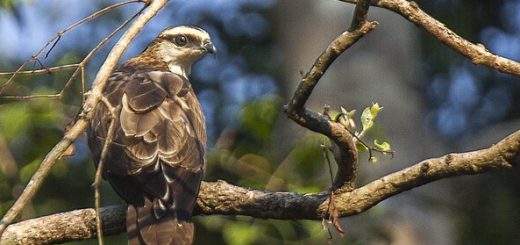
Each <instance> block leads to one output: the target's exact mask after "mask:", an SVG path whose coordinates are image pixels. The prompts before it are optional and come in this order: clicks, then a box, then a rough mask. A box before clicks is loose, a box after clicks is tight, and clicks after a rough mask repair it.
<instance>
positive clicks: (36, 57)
mask: <svg viewBox="0 0 520 245" xmlns="http://www.w3.org/2000/svg"><path fill="white" fill-rule="evenodd" d="M136 2H141V1H139V0H129V1H126V2H122V3H116V4H113V5H110V6H108V7H105V8H103V9H101V10H99V11H96V12H94V13H92V14H90V15H89V16H87V17H85V18H84V19H82V20H80V21H78V22H76V23H74V24H72V25H70V26H69V27H67V28H65V29H64V30H63V31H60V32H58V34H56V36H54V37H53V38H51V39H50V40H49V41H47V43H46V44H45V45H43V47H41V48H40V49H39V50H38V51H37V52H36V53H35V54H33V55H32V56H31V59H30V60H27V61H25V62H24V63H23V64H22V65H20V67H18V69H16V71H15V72H14V73H13V74H12V76H11V77H10V78H9V80H7V82H5V83H4V84H2V86H0V95H1V94H2V93H3V92H4V90H5V89H6V88H7V87H8V86H9V85H10V84H11V83H12V82H13V81H14V78H15V77H16V75H18V73H20V72H21V71H22V70H23V68H24V67H25V66H26V65H27V63H28V62H30V61H39V56H40V54H41V53H42V52H43V51H44V50H45V49H46V48H47V47H49V45H51V44H52V46H51V48H50V49H49V51H47V54H46V55H45V56H46V57H47V56H48V55H49V53H50V51H51V50H52V49H53V48H54V46H56V44H57V42H58V41H59V39H60V38H61V36H63V34H65V33H66V32H68V31H70V30H72V29H74V28H76V27H78V26H79V25H81V24H83V23H85V22H88V21H90V20H92V19H94V18H96V17H98V16H100V15H102V14H104V13H106V12H108V11H110V10H112V9H114V8H117V7H120V6H123V5H126V4H129V3H136ZM0 231H1V230H0Z"/></svg>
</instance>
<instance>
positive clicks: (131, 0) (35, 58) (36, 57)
mask: <svg viewBox="0 0 520 245" xmlns="http://www.w3.org/2000/svg"><path fill="white" fill-rule="evenodd" d="M136 2H141V1H139V0H128V1H126V2H121V3H116V4H112V5H110V6H108V7H105V8H103V9H101V10H98V11H96V12H94V13H92V14H90V15H89V16H87V17H85V18H83V19H81V20H80V21H78V22H76V23H74V24H72V25H70V26H69V27H67V28H65V29H64V30H63V31H60V32H58V33H57V34H56V36H54V37H53V38H51V39H50V40H49V41H47V43H46V44H45V45H43V47H41V48H40V49H39V50H38V51H37V52H36V53H35V54H33V55H32V56H31V59H29V60H26V61H25V62H24V63H23V64H22V65H20V67H18V69H16V71H15V72H13V73H12V76H11V77H10V78H9V79H8V80H7V82H5V83H4V84H2V86H0V95H1V94H2V93H3V92H4V90H5V89H6V88H7V87H8V86H9V85H11V83H13V82H14V78H15V77H16V75H18V74H19V73H20V72H22V70H23V68H25V66H26V65H27V63H28V62H30V61H38V62H39V61H40V60H39V57H40V55H41V53H42V52H43V51H44V50H45V49H47V47H49V45H51V44H52V46H51V48H50V49H49V50H48V51H47V53H46V54H45V57H47V56H48V55H49V53H50V52H51V51H52V49H53V48H54V47H55V46H56V44H57V43H58V41H59V40H60V39H61V36H63V35H64V34H65V33H66V32H68V31H70V30H72V29H74V28H76V27H78V26H79V25H81V24H83V23H86V22H88V21H91V20H93V19H95V18H96V17H98V16H100V15H103V14H105V13H107V12H108V11H110V10H112V9H115V8H118V7H121V6H124V5H127V4H130V3H136ZM40 64H41V63H40ZM41 65H42V66H43V64H41ZM44 70H45V69H44ZM26 98H27V97H26Z"/></svg>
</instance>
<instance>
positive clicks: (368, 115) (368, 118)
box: [360, 107, 374, 131]
mask: <svg viewBox="0 0 520 245" xmlns="http://www.w3.org/2000/svg"><path fill="white" fill-rule="evenodd" d="M360 119H361V125H363V131H366V130H368V129H370V128H371V127H372V126H374V116H373V115H372V112H371V111H370V107H367V108H365V109H364V110H363V112H362V113H361V118H360Z"/></svg>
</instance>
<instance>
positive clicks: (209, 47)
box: [202, 42, 217, 54]
mask: <svg viewBox="0 0 520 245" xmlns="http://www.w3.org/2000/svg"><path fill="white" fill-rule="evenodd" d="M202 49H204V50H205V51H206V52H207V53H210V54H215V53H217V48H215V45H213V43H212V42H207V43H205V44H204V45H202Z"/></svg>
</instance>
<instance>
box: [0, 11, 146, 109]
mask: <svg viewBox="0 0 520 245" xmlns="http://www.w3.org/2000/svg"><path fill="white" fill-rule="evenodd" d="M145 7H146V5H145V6H143V8H141V9H140V10H139V11H138V12H137V13H135V14H134V15H132V16H131V17H130V18H128V19H126V20H125V21H124V22H123V23H122V24H121V25H119V26H118V27H117V28H116V29H115V30H114V31H112V32H111V33H110V34H109V35H108V36H106V37H105V38H104V39H103V40H102V41H101V42H99V43H98V44H97V45H96V47H94V48H93V49H92V50H91V51H90V52H89V53H88V54H87V55H86V56H85V58H84V59H83V60H82V61H81V62H80V63H78V64H72V65H65V66H61V67H63V69H64V68H72V67H76V70H74V72H73V73H72V75H71V76H70V77H69V79H68V80H67V82H66V83H65V85H64V86H63V88H62V89H61V90H60V92H59V93H57V94H51V95H4V96H0V99H8V100H33V99H61V98H63V96H64V95H65V91H66V90H67V88H69V87H70V85H71V84H72V82H73V81H74V80H75V79H76V78H77V76H78V75H79V74H81V83H82V93H81V94H82V97H83V100H82V102H84V101H85V96H84V94H85V87H86V82H85V81H86V75H85V66H86V65H87V63H88V62H89V61H90V60H91V59H92V57H94V55H95V54H96V53H97V51H99V50H100V49H101V47H103V46H104V45H105V44H106V43H107V42H108V41H110V39H112V38H113V37H114V36H115V35H116V34H117V33H118V32H119V31H121V30H122V29H123V28H124V27H125V26H127V25H128V23H130V22H131V21H132V20H134V19H135V18H136V17H137V16H138V15H139V14H140V13H141V12H142V11H143V10H144V9H145ZM53 68H54V69H53ZM57 68H59V67H51V68H47V69H43V70H36V71H35V72H38V73H44V72H45V71H46V70H54V71H55V70H57ZM31 72H33V71H22V72H19V73H18V74H21V73H29V74H30V73H31ZM5 74H15V72H9V73H5ZM0 75H2V74H1V73H0Z"/></svg>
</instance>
